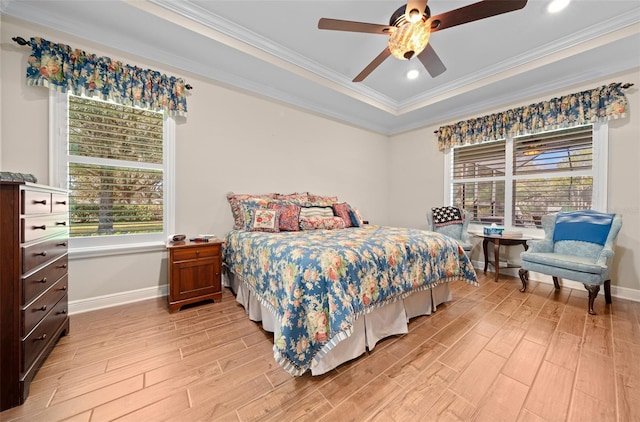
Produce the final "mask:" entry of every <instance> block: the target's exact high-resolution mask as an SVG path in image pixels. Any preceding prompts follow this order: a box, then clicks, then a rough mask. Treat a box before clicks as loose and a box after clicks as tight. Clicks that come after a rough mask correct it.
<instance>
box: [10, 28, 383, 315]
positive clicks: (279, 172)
mask: <svg viewBox="0 0 640 422" xmlns="http://www.w3.org/2000/svg"><path fill="white" fill-rule="evenodd" d="M16 35H20V36H23V37H25V38H26V37H29V36H32V35H39V36H42V37H45V38H47V39H49V40H52V41H58V42H63V43H66V44H69V45H72V46H74V47H77V48H81V49H84V50H86V51H90V52H93V53H96V54H99V55H107V56H110V57H112V58H114V59H119V60H122V61H124V62H125V63H130V64H136V65H139V66H143V67H150V68H154V69H158V70H161V71H166V72H167V73H170V74H173V75H176V76H182V77H184V78H185V80H186V81H188V83H190V84H191V85H192V86H193V87H194V89H193V90H192V91H191V93H190V96H189V98H188V109H189V116H188V118H187V119H186V120H184V119H183V120H179V121H178V124H177V127H176V153H175V159H176V223H175V226H176V227H175V229H176V232H178V233H185V234H187V235H197V234H199V233H215V234H217V235H219V236H222V235H224V234H225V233H226V232H227V231H228V230H229V229H230V228H231V226H232V217H231V212H230V209H229V205H228V203H227V201H226V198H225V194H226V193H227V192H229V191H234V192H242V193H247V192H253V193H262V192H281V193H289V192H293V191H310V192H313V193H318V194H331V195H338V197H339V198H340V199H341V200H346V201H348V202H349V203H351V204H352V205H353V206H355V207H357V208H359V209H360V211H361V212H362V215H363V216H364V217H365V218H366V219H369V220H371V221H372V222H375V223H380V224H385V223H386V220H387V212H388V209H387V201H386V197H385V195H384V193H385V192H387V191H388V185H387V180H388V167H389V166H388V164H387V153H388V148H389V139H388V137H387V136H383V135H378V134H375V133H373V132H369V131H366V130H362V129H357V128H354V127H351V126H348V125H345V124H342V123H337V122H334V121H331V120H327V119H325V118H321V117H318V116H315V115H313V114H310V113H306V112H302V111H300V110H296V109H294V108H291V107H289V106H285V105H281V104H278V103H274V102H272V101H267V100H264V99H261V98H258V97H255V96H251V95H247V94H245V93H241V92H237V91H233V90H230V89H228V88H225V87H221V86H219V85H216V84H214V83H212V82H211V81H206V80H202V79H199V78H198V77H195V76H193V75H188V74H181V73H180V72H178V71H176V70H175V69H166V68H165V67H163V66H162V65H159V64H157V63H151V62H148V61H145V60H144V59H142V58H139V57H130V56H127V55H124V54H122V53H120V52H117V51H112V50H109V49H108V48H107V47H104V46H99V45H95V44H91V43H88V42H86V41H84V40H81V39H77V38H74V37H70V36H67V35H64V34H62V33H59V32H56V31H51V30H48V29H45V28H42V27H37V26H34V25H31V24H27V23H25V22H21V21H17V20H14V19H13V18H9V17H7V16H3V17H2V44H1V48H2V50H1V54H2V56H1V62H2V64H1V66H2V67H1V72H2V86H3V91H2V104H1V106H2V109H3V111H4V112H3V114H2V121H1V123H2V129H1V130H2V139H3V143H2V145H1V148H0V150H1V154H0V156H1V157H2V160H1V161H0V168H1V169H2V170H5V171H16V172H24V173H33V174H35V175H36V176H37V177H38V180H39V182H41V183H44V184H46V183H48V177H49V176H48V174H49V156H48V133H49V128H48V110H49V107H48V91H47V90H46V89H45V88H36V87H28V86H26V85H25V76H24V75H25V69H26V60H27V57H28V56H29V49H28V48H25V47H20V46H18V45H17V44H15V43H14V42H13V41H11V37H12V36H16ZM165 266H166V253H165V252H164V251H160V252H147V253H141V254H135V255H117V256H106V257H99V258H84V259H74V260H73V261H72V262H71V264H70V266H69V284H70V287H69V298H70V301H71V302H74V301H79V300H87V299H92V298H96V297H101V296H105V295H118V294H119V293H122V292H127V291H137V290H141V289H142V290H143V291H149V292H153V291H154V290H153V289H159V288H160V287H161V286H162V285H164V284H166V268H165ZM96 303H101V302H99V301H98V302H96Z"/></svg>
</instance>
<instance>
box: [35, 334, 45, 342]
mask: <svg viewBox="0 0 640 422" xmlns="http://www.w3.org/2000/svg"><path fill="white" fill-rule="evenodd" d="M46 339H47V333H44V334H43V335H41V336H40V337H36V338H35V339H34V340H36V341H37V340H46Z"/></svg>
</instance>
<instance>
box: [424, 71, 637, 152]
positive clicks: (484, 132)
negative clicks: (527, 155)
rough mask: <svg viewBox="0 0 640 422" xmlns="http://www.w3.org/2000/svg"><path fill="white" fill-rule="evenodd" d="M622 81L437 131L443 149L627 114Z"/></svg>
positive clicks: (455, 124)
mask: <svg viewBox="0 0 640 422" xmlns="http://www.w3.org/2000/svg"><path fill="white" fill-rule="evenodd" d="M622 89H623V87H622V84H621V83H611V84H609V85H603V86H601V87H599V88H595V89H591V90H588V91H582V92H578V93H575V94H570V95H565V96H563V97H560V98H552V99H551V100H549V101H543V102H540V103H537V104H531V105H528V106H524V107H518V108H514V109H511V110H507V111H503V112H500V113H495V114H491V115H488V116H483V117H479V118H476V119H469V120H464V121H460V122H458V123H454V124H452V125H448V126H441V127H440V128H439V129H438V130H437V131H436V134H437V136H438V148H439V149H440V151H443V150H445V149H447V148H451V147H453V146H458V145H468V144H477V143H481V142H487V141H493V140H497V139H503V138H506V137H507V136H519V135H525V134H532V133H537V132H543V131H546V130H552V129H558V128H564V127H572V126H578V125H583V124H588V123H595V122H599V121H606V120H612V119H619V118H623V117H625V116H626V110H627V98H626V97H625V95H624V93H623V92H622Z"/></svg>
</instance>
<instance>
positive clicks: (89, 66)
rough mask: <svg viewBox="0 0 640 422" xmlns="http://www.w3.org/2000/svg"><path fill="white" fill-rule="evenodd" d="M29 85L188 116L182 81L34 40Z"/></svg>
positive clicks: (67, 47)
mask: <svg viewBox="0 0 640 422" xmlns="http://www.w3.org/2000/svg"><path fill="white" fill-rule="evenodd" d="M29 44H30V45H31V56H29V61H28V63H27V84H28V85H31V86H44V87H48V88H49V89H55V90H57V91H59V92H68V91H69V92H71V93H72V94H75V95H81V94H83V95H86V96H89V97H99V98H101V99H103V100H111V101H114V102H116V103H118V104H122V105H128V106H137V107H143V108H146V109H149V110H154V111H163V112H165V113H167V114H168V115H170V116H176V115H177V116H186V114H187V99H186V85H185V83H184V81H183V80H182V79H179V78H176V77H173V76H167V75H165V74H161V73H160V72H158V71H155V70H151V69H141V68H139V67H137V66H131V65H128V64H123V63H122V62H119V61H116V60H111V59H110V58H109V57H98V56H96V55H95V54H90V53H86V52H84V51H82V50H78V49H73V48H71V47H69V46H68V45H64V44H55V43H53V42H50V41H47V40H44V39H42V38H39V37H33V38H31V42H30V43H29Z"/></svg>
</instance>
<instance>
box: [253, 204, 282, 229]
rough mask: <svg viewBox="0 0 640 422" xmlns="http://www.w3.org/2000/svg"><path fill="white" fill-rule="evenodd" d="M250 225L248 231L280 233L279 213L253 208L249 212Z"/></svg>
mask: <svg viewBox="0 0 640 422" xmlns="http://www.w3.org/2000/svg"><path fill="white" fill-rule="evenodd" d="M250 213H251V224H250V225H249V231H252V232H270V233H277V232H279V231H280V218H279V217H280V212H279V211H278V210H270V209H264V208H254V209H252V210H251V212H250Z"/></svg>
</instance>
